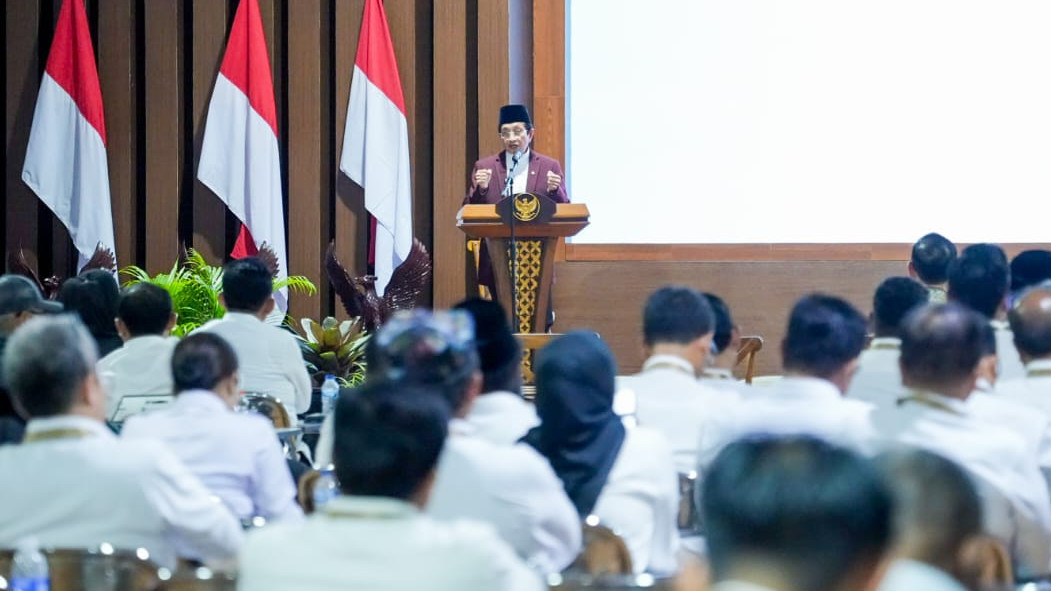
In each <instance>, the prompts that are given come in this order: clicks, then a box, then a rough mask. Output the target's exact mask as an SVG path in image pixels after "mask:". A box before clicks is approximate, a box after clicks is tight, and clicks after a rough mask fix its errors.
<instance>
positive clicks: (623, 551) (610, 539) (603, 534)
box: [566, 515, 633, 577]
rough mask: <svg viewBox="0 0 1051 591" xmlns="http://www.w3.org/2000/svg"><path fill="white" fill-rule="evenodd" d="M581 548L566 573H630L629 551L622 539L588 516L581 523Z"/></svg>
mask: <svg viewBox="0 0 1051 591" xmlns="http://www.w3.org/2000/svg"><path fill="white" fill-rule="evenodd" d="M583 528H584V536H583V548H582V549H581V551H580V555H578V556H577V558H576V560H574V561H573V564H571V565H569V568H567V569H566V571H567V574H573V573H576V574H584V575H590V576H593V577H599V576H605V575H630V574H632V572H633V571H632V564H631V553H630V552H628V546H627V544H625V543H624V540H623V539H622V538H621V537H620V536H618V535H617V534H616V532H614V531H613V530H611V529H610V528H608V527H606V526H604V525H602V524H601V523H599V522H598V519H597V518H596V517H595V516H594V515H591V516H588V518H587V519H586V520H584V524H583Z"/></svg>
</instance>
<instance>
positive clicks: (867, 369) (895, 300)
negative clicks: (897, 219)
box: [847, 277, 928, 407]
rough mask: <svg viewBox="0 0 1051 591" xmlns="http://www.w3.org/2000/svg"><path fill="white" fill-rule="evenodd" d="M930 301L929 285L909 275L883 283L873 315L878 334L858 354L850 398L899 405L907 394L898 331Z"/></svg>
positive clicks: (873, 305)
mask: <svg viewBox="0 0 1051 591" xmlns="http://www.w3.org/2000/svg"><path fill="white" fill-rule="evenodd" d="M927 301H928V293H927V288H925V287H924V286H923V285H921V284H920V283H919V282H917V281H914V280H912V279H909V278H908V277H888V278H887V279H884V280H883V282H882V283H880V284H879V287H877V288H876V293H875V295H873V297H872V316H871V317H870V321H871V325H872V331H873V333H874V335H875V337H874V338H873V339H872V342H871V343H869V346H868V347H867V348H866V349H865V350H864V351H862V352H861V356H860V357H858V371H857V372H856V373H855V374H854V377H853V378H852V379H851V380H850V387H849V388H847V398H852V399H854V400H861V401H863V402H868V403H871V404H873V405H875V406H877V407H882V406H889V405H893V404H897V402H898V398H901V397H902V396H904V395H905V387H904V386H902V385H901V370H899V369H898V355H899V354H900V353H901V339H900V338H898V332H899V330H900V329H901V321H902V320H903V319H904V318H905V315H906V314H908V313H909V312H910V311H912V310H913V309H915V308H917V307H919V306H922V305H924V304H926V303H927Z"/></svg>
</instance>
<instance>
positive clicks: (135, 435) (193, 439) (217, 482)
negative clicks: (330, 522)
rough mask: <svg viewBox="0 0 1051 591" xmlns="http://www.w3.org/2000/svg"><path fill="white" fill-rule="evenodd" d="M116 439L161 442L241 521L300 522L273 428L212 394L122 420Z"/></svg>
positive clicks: (186, 395)
mask: <svg viewBox="0 0 1051 591" xmlns="http://www.w3.org/2000/svg"><path fill="white" fill-rule="evenodd" d="M121 437H123V438H127V439H156V440H159V441H162V442H164V443H165V444H166V445H167V446H168V449H170V450H171V451H172V452H173V453H174V454H175V455H176V456H178V458H179V459H180V460H181V461H182V463H183V464H185V465H186V467H187V468H189V470H190V472H193V473H194V474H195V475H196V476H197V477H198V478H199V479H200V480H201V482H202V483H204V485H205V486H206V487H208V489H209V490H210V491H212V493H213V494H215V495H216V496H218V497H219V498H220V499H222V501H223V502H224V503H226V506H227V507H229V508H230V510H231V511H233V513H234V514H235V515H237V516H238V517H240V518H241V519H244V518H248V517H253V516H257V515H258V516H262V517H265V518H266V519H267V520H268V521H270V520H280V519H287V518H293V519H299V518H302V516H303V512H302V511H301V510H300V508H299V505H297V504H296V487H295V485H294V484H293V483H292V475H291V473H290V472H289V470H288V464H287V463H286V462H285V458H284V454H283V453H282V451H281V444H280V442H279V441H278V439H277V435H276V434H275V433H274V427H273V425H271V423H270V421H269V420H267V419H266V418H265V417H263V416H262V415H258V414H256V413H238V412H234V411H233V410H232V409H230V407H229V406H227V405H226V403H225V402H223V401H222V400H221V399H220V398H219V397H218V396H217V395H216V394H214V393H212V392H209V391H207V390H188V391H185V392H181V393H179V395H178V396H176V397H175V402H173V403H172V404H171V405H170V406H168V407H167V408H164V409H161V410H157V411H154V412H151V413H148V414H143V415H138V416H135V417H132V418H130V419H128V421H127V423H125V425H124V428H123V429H122V430H121Z"/></svg>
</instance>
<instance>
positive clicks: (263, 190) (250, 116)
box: [197, 0, 288, 311]
mask: <svg viewBox="0 0 1051 591" xmlns="http://www.w3.org/2000/svg"><path fill="white" fill-rule="evenodd" d="M197 178H198V179H199V180H200V181H201V182H202V183H204V185H205V186H207V187H208V188H209V189H211V190H212V192H213V193H215V194H216V195H217V196H218V197H219V199H222V201H223V203H226V206H227V207H229V208H230V211H232V212H233V214H234V215H235V216H237V219H239V220H241V223H242V224H244V227H243V228H242V229H241V236H240V237H239V238H238V243H237V247H236V248H235V249H234V252H233V255H234V256H235V257H237V256H249V255H252V254H255V252H257V248H260V247H262V246H263V244H264V243H265V244H267V245H268V246H269V247H270V248H271V249H273V251H274V254H276V255H277V261H278V265H279V269H278V279H283V278H285V277H287V276H288V264H287V258H286V255H285V213H284V207H283V204H282V194H281V158H280V155H279V153H278V144H277V107H276V105H275V103H274V79H273V77H272V76H271V74H270V58H269V56H268V54H267V49H266V36H265V35H264V33H263V19H262V17H261V16H260V14H259V2H258V0H241V4H240V5H238V7H237V14H235V15H234V23H233V26H232V27H231V28H230V38H229V40H228V41H227V43H226V55H224V56H223V63H222V66H221V67H220V68H219V76H218V77H217V78H216V81H215V89H213V90H212V100H211V102H210V103H208V120H207V121H206V122H205V127H204V140H203V142H202V144H201V163H200V165H199V166H198V167H197ZM245 228H247V230H248V232H249V233H250V234H249V233H246V232H245ZM274 297H275V299H276V300H277V305H278V307H279V308H280V309H281V310H282V311H284V310H286V309H287V307H288V300H287V292H286V291H284V290H282V292H280V293H275V294H274Z"/></svg>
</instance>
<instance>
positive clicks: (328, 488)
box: [314, 469, 339, 510]
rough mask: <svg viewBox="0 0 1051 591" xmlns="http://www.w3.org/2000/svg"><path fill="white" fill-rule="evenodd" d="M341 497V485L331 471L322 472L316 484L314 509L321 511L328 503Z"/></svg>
mask: <svg viewBox="0 0 1051 591" xmlns="http://www.w3.org/2000/svg"><path fill="white" fill-rule="evenodd" d="M338 496H339V485H338V484H337V483H336V475H335V474H333V473H332V470H331V469H326V470H322V471H321V477H320V478H318V479H317V482H316V483H315V484H314V509H315V510H317V509H320V508H321V507H323V506H325V504H326V503H328V502H329V501H331V500H332V499H334V498H336V497H338Z"/></svg>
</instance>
